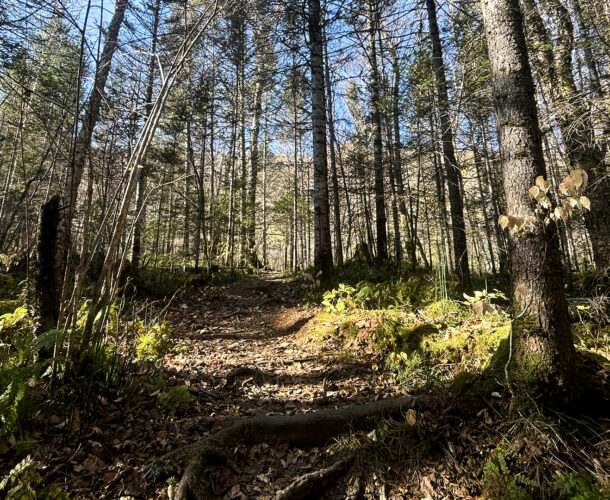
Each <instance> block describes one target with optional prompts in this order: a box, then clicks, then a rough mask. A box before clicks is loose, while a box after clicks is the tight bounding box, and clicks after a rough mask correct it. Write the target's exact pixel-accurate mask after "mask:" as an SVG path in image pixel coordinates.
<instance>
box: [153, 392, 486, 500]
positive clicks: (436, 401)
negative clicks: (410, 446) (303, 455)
mask: <svg viewBox="0 0 610 500" xmlns="http://www.w3.org/2000/svg"><path fill="white" fill-rule="evenodd" d="M479 407H480V402H477V401H476V400H473V399H472V398H468V397H465V396H455V395H422V396H405V397H402V398H397V399H387V400H380V401H374V402H371V403H367V404H362V405H355V406H350V407H347V408H340V409H336V410H320V411H317V412H313V413H303V414H298V415H287V416H285V415H257V416H254V417H251V418H248V419H244V420H239V421H237V422H235V423H234V424H232V425H231V426H229V427H226V428H224V429H222V430H220V431H218V432H217V433H215V434H213V435H211V436H209V437H207V438H205V439H203V440H201V441H199V442H198V443H195V444H193V445H191V446H187V447H185V448H183V449H180V450H177V451H175V452H173V453H171V454H169V455H166V457H165V460H168V459H172V460H178V461H180V460H182V459H185V458H186V459H188V460H189V464H188V466H187V468H186V470H185V472H184V475H183V476H182V480H181V481H180V485H179V487H178V490H177V492H176V496H175V497H174V498H175V500H186V499H191V498H201V497H202V496H203V495H204V494H203V491H202V490H201V488H202V484H201V477H200V476H201V475H200V472H201V470H202V467H203V463H204V462H206V461H207V460H208V459H213V457H214V456H217V455H218V450H219V449H222V448H225V447H230V446H234V445H236V444H238V443H260V442H268V443H272V442H276V441H289V442H291V443H292V444H294V445H297V446H301V447H311V446H317V445H322V444H324V443H326V442H328V441H329V440H330V439H331V438H333V437H336V436H338V435H340V434H342V433H344V432H346V431H348V430H350V429H359V428H362V427H364V426H365V425H366V424H367V423H369V422H370V421H371V420H373V421H374V420H377V419H379V418H388V417H391V416H394V415H398V414H400V413H401V412H402V411H406V410H408V409H409V408H416V409H419V410H426V411H438V412H439V413H441V412H443V411H451V413H452V414H470V413H472V412H473V411H476V410H477V409H478V408H479Z"/></svg>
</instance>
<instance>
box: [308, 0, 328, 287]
mask: <svg viewBox="0 0 610 500" xmlns="http://www.w3.org/2000/svg"><path fill="white" fill-rule="evenodd" d="M308 6H309V12H308V14H309V16H308V28H309V53H310V64H311V115H312V116H311V117H312V127H313V184H314V200H313V205H314V266H315V268H316V269H317V270H319V271H321V272H322V275H321V281H324V282H328V281H329V280H330V277H331V273H332V270H333V250H332V241H331V236H330V218H329V212H330V209H329V203H328V167H327V164H326V99H325V95H324V62H323V54H322V23H323V20H322V16H321V9H320V0H308Z"/></svg>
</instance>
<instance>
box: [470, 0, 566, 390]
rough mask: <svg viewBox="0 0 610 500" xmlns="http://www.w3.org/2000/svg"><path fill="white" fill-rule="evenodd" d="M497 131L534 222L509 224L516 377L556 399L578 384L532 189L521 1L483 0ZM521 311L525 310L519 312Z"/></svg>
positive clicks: (539, 169)
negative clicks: (531, 194) (511, 225)
mask: <svg viewBox="0 0 610 500" xmlns="http://www.w3.org/2000/svg"><path fill="white" fill-rule="evenodd" d="M481 6H482V11H483V19H484V24H485V31H486V35H487V44H488V50H489V59H490V63H491V73H492V81H493V94H494V98H495V106H496V122H497V123H498V127H499V130H500V150H501V154H502V165H503V179H504V190H505V192H506V203H507V210H508V213H507V215H508V216H509V217H518V218H521V219H523V218H525V217H531V218H532V220H534V221H535V222H533V223H524V224H525V225H522V226H521V227H519V228H516V229H511V230H510V231H511V233H510V239H511V244H512V248H511V265H512V269H511V271H512V274H511V281H512V298H513V307H514V314H515V316H516V319H515V320H514V323H513V328H514V338H513V343H514V355H513V359H514V361H513V365H512V367H511V374H512V375H511V376H512V377H514V380H515V381H516V382H522V383H524V384H527V385H529V386H533V388H534V389H535V390H537V391H538V394H539V395H541V396H543V397H544V398H546V399H547V400H548V401H553V402H558V401H561V402H568V401H569V400H570V399H572V398H573V396H574V393H573V391H574V389H575V385H574V384H575V370H576V367H575V353H574V345H573V343H572V337H571V334H570V325H569V321H568V310H567V303H566V299H565V294H564V283H563V273H562V268H561V260H560V256H559V245H558V241H557V232H556V228H555V224H554V223H553V222H552V221H551V222H550V223H548V224H545V223H544V222H543V221H542V220H540V219H539V216H538V215H537V214H536V213H535V211H534V209H535V206H534V203H533V201H532V200H531V198H530V196H529V194H528V190H529V188H530V187H531V186H533V185H534V184H535V182H536V178H537V177H538V176H545V175H546V172H545V165H544V158H543V154H542V143H541V138H540V131H539V128H538V116H537V112H536V101H535V95H534V83H533V80H532V76H531V70H530V66H529V61H528V59H527V50H526V43H525V35H524V33H523V18H522V14H521V11H520V9H519V0H483V1H482V2H481ZM522 311H525V312H524V314H523V315H522V316H521V317H520V318H519V315H520V313H521V312H522Z"/></svg>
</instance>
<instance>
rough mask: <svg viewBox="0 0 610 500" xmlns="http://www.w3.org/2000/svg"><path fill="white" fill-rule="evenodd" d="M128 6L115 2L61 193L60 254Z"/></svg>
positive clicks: (120, 0) (67, 241)
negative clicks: (62, 209)
mask: <svg viewBox="0 0 610 500" xmlns="http://www.w3.org/2000/svg"><path fill="white" fill-rule="evenodd" d="M127 5H128V0H117V1H116V5H115V8H114V14H113V16H112V19H111V20H110V24H109V25H108V29H107V31H106V40H105V42H104V49H103V50H102V55H101V56H100V60H99V61H98V64H97V67H96V70H95V78H94V80H93V88H92V89H91V94H90V96H89V103H88V105H87V111H86V112H85V117H84V119H83V123H82V127H81V129H80V131H79V134H78V138H77V140H76V143H75V146H74V152H73V154H72V160H71V162H70V165H69V168H68V175H67V176H66V182H65V186H64V191H63V193H62V207H65V208H64V213H63V215H62V217H61V221H60V225H59V233H60V234H59V240H60V245H59V247H60V248H59V250H60V251H65V250H66V249H67V248H68V247H69V246H70V245H71V226H72V219H73V216H74V206H75V204H76V199H77V196H78V187H79V186H80V182H81V179H82V177H83V171H84V168H85V162H86V161H87V156H88V153H89V148H90V147H91V138H92V136H93V129H94V128H95V125H96V124H97V122H98V120H99V116H100V110H101V106H102V101H103V100H104V95H105V86H106V80H107V79H108V75H109V73H110V66H111V64H112V58H113V56H114V53H115V50H116V47H117V45H118V38H119V31H120V29H121V25H122V24H123V19H124V17H125V11H126V10H127Z"/></svg>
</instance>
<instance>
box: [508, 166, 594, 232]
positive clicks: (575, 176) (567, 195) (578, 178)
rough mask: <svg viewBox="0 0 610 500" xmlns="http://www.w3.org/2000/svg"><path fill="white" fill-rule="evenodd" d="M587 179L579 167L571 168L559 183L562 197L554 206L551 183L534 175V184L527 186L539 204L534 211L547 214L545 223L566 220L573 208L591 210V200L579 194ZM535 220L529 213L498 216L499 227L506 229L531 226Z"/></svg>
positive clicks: (530, 195)
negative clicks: (515, 215)
mask: <svg viewBox="0 0 610 500" xmlns="http://www.w3.org/2000/svg"><path fill="white" fill-rule="evenodd" d="M588 180H589V179H588V176H587V173H586V172H585V171H584V170H582V169H580V168H578V169H576V170H572V171H571V172H570V173H569V175H567V176H566V177H565V178H564V179H563V181H562V182H561V184H559V192H560V194H561V195H563V196H564V198H563V199H562V200H560V203H559V204H558V205H557V206H556V207H554V208H553V203H552V201H551V199H550V198H549V196H548V194H549V189H550V188H551V183H550V182H549V181H547V180H546V179H545V178H544V177H542V176H541V175H539V176H538V177H536V184H535V185H534V186H532V187H531V188H529V190H528V194H529V197H530V198H531V199H532V200H534V201H535V202H536V203H537V204H538V205H539V206H540V208H537V209H536V212H537V213H547V214H548V215H547V216H546V217H545V219H544V221H545V222H546V223H548V222H550V219H553V220H559V219H562V220H563V221H567V220H568V219H569V217H570V215H571V214H572V210H573V209H575V208H579V209H581V210H591V201H590V200H589V198H587V197H586V196H583V195H582V194H581V193H582V191H583V190H585V189H586V188H587V182H588ZM542 209H544V210H542ZM535 222H536V218H535V217H533V216H531V215H528V216H526V217H514V216H512V215H501V216H500V217H499V218H498V224H500V227H501V228H502V229H508V230H519V229H524V228H526V227H527V225H532V226H533V224H534V223H535Z"/></svg>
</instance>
